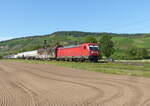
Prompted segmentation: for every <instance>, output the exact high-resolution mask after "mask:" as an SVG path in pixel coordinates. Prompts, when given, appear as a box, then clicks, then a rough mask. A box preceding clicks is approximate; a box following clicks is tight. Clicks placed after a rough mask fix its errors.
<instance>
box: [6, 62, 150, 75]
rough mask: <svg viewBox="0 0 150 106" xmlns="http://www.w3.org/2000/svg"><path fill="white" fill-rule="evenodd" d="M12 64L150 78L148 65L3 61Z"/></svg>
mask: <svg viewBox="0 0 150 106" xmlns="http://www.w3.org/2000/svg"><path fill="white" fill-rule="evenodd" d="M3 61H12V62H14V61H15V62H25V63H35V64H53V65H56V66H64V67H70V68H74V69H81V70H87V71H95V72H103V73H108V74H118V75H130V76H142V77H150V64H149V63H145V64H144V65H139V66H137V65H128V64H122V63H89V62H66V61H37V60H36V61H33V60H3Z"/></svg>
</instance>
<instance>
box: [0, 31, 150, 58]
mask: <svg viewBox="0 0 150 106" xmlns="http://www.w3.org/2000/svg"><path fill="white" fill-rule="evenodd" d="M102 35H110V36H113V40H114V42H115V44H116V49H117V50H118V49H119V50H122V49H126V48H127V47H128V46H129V45H130V46H136V47H142V48H147V49H149V48H150V47H149V45H150V34H116V33H92V32H79V31H59V32H55V33H52V34H47V35H40V36H32V37H22V38H15V39H12V40H7V41H1V42H0V55H2V56H3V55H9V54H14V53H18V52H24V51H30V50H35V49H38V48H41V47H42V46H43V41H44V40H47V42H48V44H49V46H53V45H55V44H56V43H60V44H62V45H71V44H76V43H82V42H83V41H84V38H85V37H86V36H94V37H96V38H97V40H99V39H100V37H101V36H102Z"/></svg>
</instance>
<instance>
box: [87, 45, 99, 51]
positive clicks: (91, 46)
mask: <svg viewBox="0 0 150 106" xmlns="http://www.w3.org/2000/svg"><path fill="white" fill-rule="evenodd" d="M89 48H90V50H94V51H98V50H99V48H98V46H94V45H90V46H89Z"/></svg>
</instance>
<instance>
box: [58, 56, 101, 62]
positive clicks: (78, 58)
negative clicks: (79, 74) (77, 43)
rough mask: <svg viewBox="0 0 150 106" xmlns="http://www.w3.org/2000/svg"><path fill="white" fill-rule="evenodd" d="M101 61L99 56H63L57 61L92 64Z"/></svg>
mask: <svg viewBox="0 0 150 106" xmlns="http://www.w3.org/2000/svg"><path fill="white" fill-rule="evenodd" d="M98 59H99V57H98V56H93V55H91V56H63V57H57V60H58V61H59V60H63V61H91V62H97V61H98Z"/></svg>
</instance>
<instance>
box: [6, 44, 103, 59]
mask: <svg viewBox="0 0 150 106" xmlns="http://www.w3.org/2000/svg"><path fill="white" fill-rule="evenodd" d="M99 56H100V52H99V48H98V45H97V44H96V43H83V44H79V45H72V46H55V47H46V46H45V47H43V48H41V49H38V50H34V51H28V52H23V53H18V54H16V55H13V56H11V57H10V56H9V58H20V59H39V60H68V61H86V60H88V61H93V62H97V61H98V59H99Z"/></svg>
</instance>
